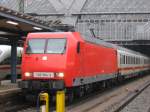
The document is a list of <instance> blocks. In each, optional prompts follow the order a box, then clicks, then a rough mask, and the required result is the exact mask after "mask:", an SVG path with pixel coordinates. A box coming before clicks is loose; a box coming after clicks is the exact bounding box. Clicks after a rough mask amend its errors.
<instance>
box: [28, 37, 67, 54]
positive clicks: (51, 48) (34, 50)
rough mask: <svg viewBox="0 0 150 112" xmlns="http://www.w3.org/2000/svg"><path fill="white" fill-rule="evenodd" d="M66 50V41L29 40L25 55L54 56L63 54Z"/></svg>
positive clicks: (49, 39) (62, 39)
mask: <svg viewBox="0 0 150 112" xmlns="http://www.w3.org/2000/svg"><path fill="white" fill-rule="evenodd" d="M65 50H66V39H64V38H48V39H29V40H28V43H27V49H26V53H28V54H44V53H49V54H53V53H54V54H55V53H58V54H60V53H64V52H65Z"/></svg>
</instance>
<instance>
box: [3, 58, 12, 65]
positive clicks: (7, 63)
mask: <svg viewBox="0 0 150 112" xmlns="http://www.w3.org/2000/svg"><path fill="white" fill-rule="evenodd" d="M10 58H11V57H8V58H6V59H4V60H3V61H2V62H1V63H0V65H9V64H10Z"/></svg>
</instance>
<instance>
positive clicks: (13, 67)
mask: <svg viewBox="0 0 150 112" xmlns="http://www.w3.org/2000/svg"><path fill="white" fill-rule="evenodd" d="M16 65H17V39H12V40H11V82H12V83H16V79H17V74H16V73H17V72H16V71H17V70H16Z"/></svg>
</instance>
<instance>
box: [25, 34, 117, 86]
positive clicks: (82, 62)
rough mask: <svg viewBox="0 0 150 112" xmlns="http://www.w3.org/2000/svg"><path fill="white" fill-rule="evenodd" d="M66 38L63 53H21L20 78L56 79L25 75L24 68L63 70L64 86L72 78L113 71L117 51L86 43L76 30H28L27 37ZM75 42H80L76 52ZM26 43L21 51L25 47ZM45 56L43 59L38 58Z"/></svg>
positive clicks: (67, 84)
mask: <svg viewBox="0 0 150 112" xmlns="http://www.w3.org/2000/svg"><path fill="white" fill-rule="evenodd" d="M64 37H66V38H67V48H66V52H65V54H25V53H23V57H22V80H59V79H60V78H53V79H41V78H38V79H37V78H36V79H35V78H33V77H31V78H30V79H29V78H28V79H26V78H25V77H24V73H25V72H64V73H65V77H64V81H65V85H66V87H72V83H73V79H74V78H78V77H88V76H94V75H98V74H100V75H101V74H114V73H117V71H118V69H117V51H116V50H115V49H113V48H106V47H104V46H100V45H96V44H92V43H89V42H87V41H85V40H83V38H82V37H81V35H80V34H79V33H77V32H63V33H58V32H56V33H29V34H28V36H27V40H26V43H27V41H28V39H30V38H64ZM77 42H80V46H81V47H80V53H79V54H77V52H76V48H77ZM26 43H25V47H24V51H25V50H26ZM42 56H48V60H47V61H43V60H41V58H42Z"/></svg>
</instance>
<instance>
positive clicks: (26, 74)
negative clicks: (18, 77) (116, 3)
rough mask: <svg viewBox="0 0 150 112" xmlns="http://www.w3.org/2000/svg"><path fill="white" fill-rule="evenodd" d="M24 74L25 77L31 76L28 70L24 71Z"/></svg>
mask: <svg viewBox="0 0 150 112" xmlns="http://www.w3.org/2000/svg"><path fill="white" fill-rule="evenodd" d="M24 75H25V76H26V77H31V75H32V73H30V72H25V74H24Z"/></svg>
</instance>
